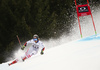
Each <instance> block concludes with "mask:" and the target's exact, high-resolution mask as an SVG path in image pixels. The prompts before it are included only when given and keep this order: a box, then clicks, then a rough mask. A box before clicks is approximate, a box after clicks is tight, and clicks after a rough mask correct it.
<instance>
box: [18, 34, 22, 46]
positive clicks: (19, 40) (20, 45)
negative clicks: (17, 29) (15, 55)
mask: <svg viewBox="0 0 100 70" xmlns="http://www.w3.org/2000/svg"><path fill="white" fill-rule="evenodd" d="M17 39H18V42H19V44H20V46H21V47H22V45H21V42H20V40H19V37H18V35H17Z"/></svg>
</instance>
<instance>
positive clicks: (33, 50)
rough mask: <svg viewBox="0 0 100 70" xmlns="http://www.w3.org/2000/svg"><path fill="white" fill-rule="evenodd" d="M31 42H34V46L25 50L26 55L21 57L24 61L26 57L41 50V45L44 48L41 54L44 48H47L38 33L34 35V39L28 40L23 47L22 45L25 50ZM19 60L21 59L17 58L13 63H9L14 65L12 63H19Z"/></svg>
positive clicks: (42, 50)
mask: <svg viewBox="0 0 100 70" xmlns="http://www.w3.org/2000/svg"><path fill="white" fill-rule="evenodd" d="M30 43H31V44H32V46H31V47H30V48H29V49H28V50H27V51H26V52H25V54H24V56H23V57H21V59H22V60H23V61H24V60H25V59H27V58H29V57H31V56H32V55H35V54H37V53H38V51H39V47H41V48H42V49H41V53H40V54H41V55H43V54H44V49H45V47H44V44H43V43H42V42H41V41H40V38H39V36H38V35H37V34H35V35H33V39H31V40H29V41H27V42H26V43H25V44H24V45H23V47H21V49H22V50H24V48H25V47H26V46H27V45H28V44H30ZM18 61H19V60H18V59H16V60H14V61H13V62H12V63H9V64H8V65H9V66H10V65H12V64H15V63H17V62H18Z"/></svg>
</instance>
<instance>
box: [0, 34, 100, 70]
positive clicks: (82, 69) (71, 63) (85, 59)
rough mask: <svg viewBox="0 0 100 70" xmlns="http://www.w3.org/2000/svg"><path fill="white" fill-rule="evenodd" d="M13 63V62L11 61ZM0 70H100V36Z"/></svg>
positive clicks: (46, 52)
mask: <svg viewBox="0 0 100 70" xmlns="http://www.w3.org/2000/svg"><path fill="white" fill-rule="evenodd" d="M10 62H11V61H10ZM8 63H9V62H7V63H3V64H0V70H41V69H42V70H100V35H97V36H95V35H93V36H90V37H86V38H83V39H80V40H77V41H73V42H70V43H67V44H63V45H60V46H57V47H54V48H51V49H48V50H46V51H45V54H44V55H40V54H37V55H35V56H33V57H31V58H29V59H27V60H26V61H24V62H19V63H16V64H13V65H11V66H8Z"/></svg>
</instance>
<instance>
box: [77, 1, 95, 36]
mask: <svg viewBox="0 0 100 70" xmlns="http://www.w3.org/2000/svg"><path fill="white" fill-rule="evenodd" d="M75 5H76V11H77V18H78V24H79V29H80V35H81V38H82V31H81V25H80V20H79V17H81V16H87V15H91V18H92V22H93V26H94V30H95V34H96V35H97V32H96V28H95V24H94V20H93V16H92V13H91V9H90V6H89V1H88V0H87V4H85V5H77V3H76V0H75Z"/></svg>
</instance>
